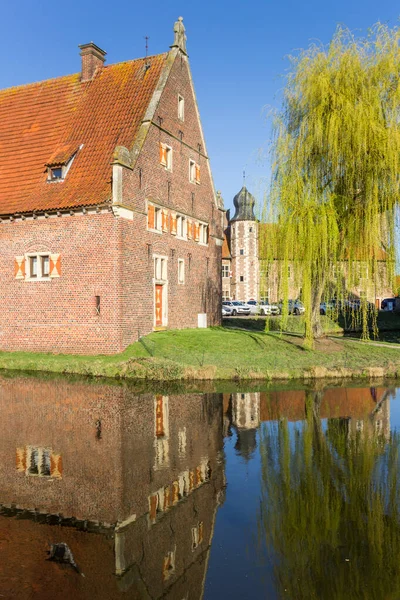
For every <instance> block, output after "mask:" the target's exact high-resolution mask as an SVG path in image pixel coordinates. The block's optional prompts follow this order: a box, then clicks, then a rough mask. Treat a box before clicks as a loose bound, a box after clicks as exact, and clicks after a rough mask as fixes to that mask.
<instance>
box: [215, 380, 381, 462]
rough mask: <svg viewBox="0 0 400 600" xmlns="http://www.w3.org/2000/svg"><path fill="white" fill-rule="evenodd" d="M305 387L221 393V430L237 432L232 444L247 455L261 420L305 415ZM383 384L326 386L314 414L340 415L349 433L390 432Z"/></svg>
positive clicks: (275, 419)
mask: <svg viewBox="0 0 400 600" xmlns="http://www.w3.org/2000/svg"><path fill="white" fill-rule="evenodd" d="M307 393H308V392H306V391H305V390H284V391H276V392H252V393H244V394H243V393H242V394H237V393H233V394H224V395H223V401H224V416H225V419H227V421H228V423H229V425H227V424H226V425H225V434H226V433H227V432H228V431H229V429H230V427H234V428H235V430H236V432H237V442H236V446H235V448H236V449H237V451H238V452H239V453H240V454H242V456H243V457H244V458H249V457H250V456H251V455H252V453H253V452H254V450H255V449H256V445H257V441H256V440H257V438H256V431H257V428H258V426H259V424H260V423H261V422H263V421H279V420H280V419H287V420H288V421H303V420H304V419H305V418H306V416H307V409H306V406H307ZM391 393H392V392H391V390H388V389H387V388H379V387H369V388H340V387H337V388H328V389H326V390H324V392H323V393H321V394H320V395H319V405H318V416H319V417H320V418H321V419H340V420H341V421H342V424H343V426H344V427H345V428H346V432H347V433H348V436H349V437H352V436H354V434H355V433H356V432H358V434H359V435H360V434H361V433H362V434H363V435H365V434H368V435H369V436H373V435H377V436H383V437H384V438H385V439H388V438H389V436H390V397H391Z"/></svg>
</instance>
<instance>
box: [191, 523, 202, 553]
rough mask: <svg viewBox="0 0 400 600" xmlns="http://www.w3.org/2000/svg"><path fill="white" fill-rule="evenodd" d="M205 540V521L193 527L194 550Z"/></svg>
mask: <svg viewBox="0 0 400 600" xmlns="http://www.w3.org/2000/svg"><path fill="white" fill-rule="evenodd" d="M202 541H203V522H202V521H201V522H200V523H198V525H197V526H196V527H192V552H193V550H195V549H196V548H197V546H198V545H199V544H201V543H202Z"/></svg>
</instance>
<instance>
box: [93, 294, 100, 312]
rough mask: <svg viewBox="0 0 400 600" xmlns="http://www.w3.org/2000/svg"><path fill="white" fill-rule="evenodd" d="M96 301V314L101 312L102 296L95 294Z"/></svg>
mask: <svg viewBox="0 0 400 600" xmlns="http://www.w3.org/2000/svg"><path fill="white" fill-rule="evenodd" d="M94 298H95V302H96V315H99V314H100V306H101V304H100V296H95V297H94Z"/></svg>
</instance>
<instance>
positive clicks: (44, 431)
mask: <svg viewBox="0 0 400 600" xmlns="http://www.w3.org/2000/svg"><path fill="white" fill-rule="evenodd" d="M0 407H1V413H2V420H1V424H0V480H1V484H2V485H1V491H0V502H1V505H2V507H3V509H2V514H3V516H0V539H7V540H8V543H7V544H6V545H5V546H4V545H2V544H0V554H1V561H0V562H1V564H2V565H3V568H4V566H5V565H7V571H4V570H2V567H0V589H1V590H2V592H3V590H5V591H6V593H8V596H6V597H18V598H24V595H23V594H24V592H23V590H24V589H26V590H28V591H29V593H28V592H27V595H26V597H29V598H31V597H40V598H41V599H46V598H53V597H57V598H60V597H62V598H71V597H76V598H93V597H96V598H107V599H112V598H119V597H120V595H121V594H123V593H125V592H128V591H129V597H152V598H158V597H160V596H165V597H173V598H175V597H176V598H185V597H187V593H188V590H189V589H190V597H191V598H196V597H197V598H200V597H201V596H202V590H203V581H204V577H205V573H206V567H207V560H208V553H209V549H210V544H211V540H212V536H213V527H214V519H215V514H216V510H217V507H218V504H219V502H220V499H221V497H222V494H221V491H222V490H223V486H224V472H223V461H222V456H221V450H222V439H223V438H222V407H221V401H220V396H219V395H213V394H208V395H203V394H190V395H169V396H165V395H164V396H162V395H157V396H154V395H151V394H142V395H140V396H139V395H135V394H134V393H133V392H132V391H130V390H129V388H126V387H123V386H113V385H104V384H98V383H93V384H90V383H89V384H88V383H86V382H85V383H81V382H74V383H71V382H68V381H61V380H57V381H39V380H37V379H34V378H29V377H27V378H18V379H5V378H1V379H0ZM6 514H8V515H10V514H12V515H15V517H14V518H7V517H6V516H4V515H6ZM21 517H27V518H24V519H22V518H21ZM35 521H37V522H36V523H35ZM38 522H39V523H40V524H39V523H38ZM50 523H52V524H50ZM53 523H59V524H60V526H54V525H53ZM65 525H74V527H68V526H65ZM89 531H90V532H93V533H89ZM60 541H63V542H66V543H67V544H68V545H69V546H70V547H71V550H72V552H73V554H74V557H75V560H76V562H77V563H78V565H79V567H80V568H81V569H82V571H83V572H84V573H85V575H86V577H85V579H83V578H80V577H78V576H76V577H75V575H76V573H75V572H74V571H72V570H68V569H65V568H62V566H61V565H58V564H56V563H49V562H47V561H45V557H46V552H45V551H46V549H47V548H48V545H49V544H50V543H55V542H60ZM21 564H23V565H25V566H24V568H21ZM10 573H14V575H13V577H12V578H11V577H9V574H10ZM7 574H8V575H7ZM15 574H16V575H15ZM35 589H38V590H40V591H38V593H37V595H36V596H35V594H34V593H33V592H32V590H35ZM60 589H62V590H63V592H62V593H63V595H60Z"/></svg>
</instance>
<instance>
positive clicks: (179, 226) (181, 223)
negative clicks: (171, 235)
mask: <svg viewBox="0 0 400 600" xmlns="http://www.w3.org/2000/svg"><path fill="white" fill-rule="evenodd" d="M176 235H177V237H180V238H186V236H187V227H186V218H185V217H183V216H182V215H177V217H176Z"/></svg>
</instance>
